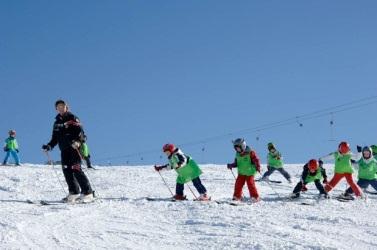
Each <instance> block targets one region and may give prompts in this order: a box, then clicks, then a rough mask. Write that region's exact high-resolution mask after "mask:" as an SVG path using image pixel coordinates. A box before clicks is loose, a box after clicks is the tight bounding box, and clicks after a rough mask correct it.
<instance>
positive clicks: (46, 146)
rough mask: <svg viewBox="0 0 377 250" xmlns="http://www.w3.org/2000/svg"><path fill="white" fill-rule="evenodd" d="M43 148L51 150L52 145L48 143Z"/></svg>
mask: <svg viewBox="0 0 377 250" xmlns="http://www.w3.org/2000/svg"><path fill="white" fill-rule="evenodd" d="M42 149H43V150H44V151H50V150H51V146H50V145H48V144H44V145H43V146H42Z"/></svg>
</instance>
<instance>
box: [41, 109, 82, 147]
mask: <svg viewBox="0 0 377 250" xmlns="http://www.w3.org/2000/svg"><path fill="white" fill-rule="evenodd" d="M83 136H84V131H83V129H82V126H81V124H80V121H79V119H78V118H77V117H76V116H75V115H74V114H72V113H71V112H66V113H65V114H64V115H63V116H61V115H60V114H58V115H57V116H56V117H55V122H54V127H53V130H52V137H51V140H50V142H49V143H48V145H50V146H51V149H52V148H53V147H55V146H56V144H59V148H60V150H61V151H63V150H65V149H67V148H68V147H71V146H72V143H73V142H74V141H79V142H81V141H82V139H83Z"/></svg>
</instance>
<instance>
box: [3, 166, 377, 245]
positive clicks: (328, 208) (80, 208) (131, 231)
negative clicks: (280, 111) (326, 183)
mask: <svg viewBox="0 0 377 250" xmlns="http://www.w3.org/2000/svg"><path fill="white" fill-rule="evenodd" d="M325 167H326V169H327V170H329V171H328V175H329V176H330V177H331V176H332V166H331V165H325ZM98 168H99V170H96V171H93V170H89V171H87V174H88V177H89V178H90V180H91V182H92V184H93V186H94V188H95V189H96V191H97V193H98V195H99V196H100V198H101V199H99V200H98V201H97V202H95V203H91V204H85V205H84V204H79V205H67V204H61V205H53V206H38V205H33V204H27V203H25V200H26V199H45V200H59V199H61V198H62V197H63V196H65V193H64V191H63V190H62V187H61V185H60V184H59V182H58V179H57V178H60V181H61V182H62V183H63V184H64V185H65V182H64V179H63V175H62V172H61V169H60V167H59V166H55V170H56V171H55V170H53V169H52V168H51V166H45V165H33V164H25V165H24V166H22V167H12V166H2V167H0V211H1V216H0V228H1V231H0V248H1V249H19V248H24V249H253V248H256V249H280V248H286V249H292V248H293V249H308V248H312V249H313V248H315V249H328V248H340V249H355V248H357V249H374V248H376V247H377V232H376V226H377V219H376V218H377V210H376V209H375V208H376V205H377V200H376V199H377V196H376V197H373V196H369V198H368V200H367V201H355V202H348V203H341V202H339V201H337V200H329V201H325V202H320V203H313V204H314V205H313V206H303V205H300V204H299V203H296V202H284V201H281V200H279V199H278V198H277V195H276V193H275V191H276V192H277V193H279V195H280V196H285V195H287V194H289V193H291V192H292V190H293V185H289V184H287V183H286V181H285V180H284V178H283V177H282V176H280V175H279V174H278V173H274V174H273V175H272V176H271V179H274V180H282V181H283V182H282V184H274V185H271V186H270V185H268V184H267V183H263V182H262V183H259V182H258V183H257V187H258V189H259V192H260V194H261V197H262V201H261V202H259V203H257V204H254V205H246V206H237V207H234V206H229V205H226V204H216V203H214V202H210V203H199V202H194V201H185V202H176V203H173V202H158V201H155V202H150V201H147V200H145V199H144V197H169V196H170V193H169V191H168V190H167V188H166V187H165V185H164V184H163V182H162V180H161V178H160V176H159V175H158V174H157V173H156V172H155V171H153V168H152V167H151V166H141V167H124V166H119V167H102V168H101V167H98ZM202 168H203V171H204V174H203V175H202V180H203V183H204V185H205V186H206V187H207V189H208V191H209V194H210V195H211V196H212V199H215V200H222V199H228V198H231V197H232V194H233V185H234V178H233V176H232V174H231V173H230V171H229V170H227V169H226V167H225V166H224V165H203V166H202ZM286 169H287V170H288V171H289V172H290V173H291V174H292V176H294V178H295V180H294V182H296V181H297V180H298V179H299V175H300V173H301V170H302V164H298V165H297V164H292V165H287V166H286ZM264 170H265V166H264ZM162 175H163V176H164V178H166V181H167V182H168V183H169V185H170V187H171V189H172V190H173V191H174V186H175V178H176V175H175V173H174V171H170V172H167V171H166V172H162ZM191 187H192V185H191ZM308 187H309V191H308V192H307V193H306V194H304V195H303V198H308V199H307V200H309V201H311V200H310V199H309V198H310V197H312V196H314V195H316V194H317V190H316V189H315V187H314V185H313V184H311V185H309V186H308ZM345 187H346V185H345V183H344V182H342V183H340V184H339V185H338V186H337V187H336V189H335V190H334V191H333V193H332V195H336V194H338V193H340V192H341V191H343V190H344V189H345ZM273 189H274V190H273ZM185 192H186V194H187V196H188V197H189V198H192V195H191V193H190V192H189V190H188V189H187V188H186V189H185ZM244 193H245V194H248V192H247V189H246V188H245V189H244Z"/></svg>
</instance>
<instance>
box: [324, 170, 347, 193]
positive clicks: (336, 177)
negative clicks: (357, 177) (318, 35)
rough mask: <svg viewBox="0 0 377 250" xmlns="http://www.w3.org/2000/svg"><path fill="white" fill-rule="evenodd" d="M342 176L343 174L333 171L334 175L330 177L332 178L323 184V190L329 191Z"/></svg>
mask: <svg viewBox="0 0 377 250" xmlns="http://www.w3.org/2000/svg"><path fill="white" fill-rule="evenodd" d="M343 177H344V174H337V173H335V174H334V176H333V177H332V179H331V180H330V182H329V183H327V184H326V186H325V191H326V192H327V193H328V192H330V191H331V189H333V188H334V187H335V186H336V184H338V182H339V181H340V180H341V179H342V178H343Z"/></svg>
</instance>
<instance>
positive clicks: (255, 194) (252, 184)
mask: <svg viewBox="0 0 377 250" xmlns="http://www.w3.org/2000/svg"><path fill="white" fill-rule="evenodd" d="M246 184H247V187H248V189H249V193H250V197H253V198H254V199H256V200H258V199H259V194H258V190H257V187H256V186H255V181H254V176H247V177H246Z"/></svg>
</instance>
